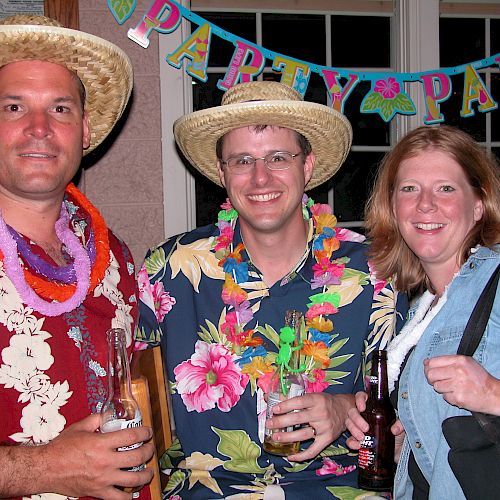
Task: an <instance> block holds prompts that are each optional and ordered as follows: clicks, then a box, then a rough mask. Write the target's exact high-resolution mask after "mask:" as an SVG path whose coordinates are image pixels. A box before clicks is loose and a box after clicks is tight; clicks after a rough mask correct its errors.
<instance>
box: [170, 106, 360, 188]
mask: <svg viewBox="0 0 500 500" xmlns="http://www.w3.org/2000/svg"><path fill="white" fill-rule="evenodd" d="M252 125H272V126H278V127H284V128H289V129H292V130H296V131H297V132H300V133H301V134H302V135H303V136H304V137H305V138H306V139H308V141H309V142H310V144H311V147H312V151H313V152H314V155H315V157H316V160H315V164H314V170H313V175H312V177H311V180H310V181H309V183H308V184H307V189H312V188H314V187H316V186H319V185H320V184H322V183H323V182H325V181H327V180H328V179H329V178H330V177H332V176H333V175H334V174H335V173H336V172H337V170H338V169H339V168H340V166H341V165H342V163H343V162H344V160H345V158H346V156H347V154H348V153H349V149H350V147H351V143H352V129H351V125H350V123H349V121H348V120H347V118H345V117H344V116H343V115H342V114H340V113H338V112H337V111H335V110H334V109H332V108H329V107H327V106H324V105H322V104H317V103H313V102H308V101H283V100H269V101H249V102H242V103H235V104H227V105H224V106H218V107H214V108H208V109H203V110H200V111H195V112H194V113H191V114H188V115H185V116H182V117H181V118H179V119H178V120H177V121H176V122H175V123H174V136H175V139H176V141H177V144H178V146H179V148H180V149H181V151H182V153H183V154H184V156H185V157H186V158H187V159H188V160H189V161H190V162H191V163H192V164H193V166H194V167H195V168H196V169H197V170H198V171H199V172H200V173H202V174H203V175H205V176H206V177H208V178H209V179H210V180H211V181H213V182H214V183H215V184H217V185H219V186H221V185H222V184H221V182H220V179H219V173H218V171H217V157H216V153H215V145H216V143H217V141H218V140H219V139H220V138H221V137H222V136H223V135H225V134H227V133H228V132H230V131H231V130H234V129H236V128H241V127H246V126H252Z"/></svg>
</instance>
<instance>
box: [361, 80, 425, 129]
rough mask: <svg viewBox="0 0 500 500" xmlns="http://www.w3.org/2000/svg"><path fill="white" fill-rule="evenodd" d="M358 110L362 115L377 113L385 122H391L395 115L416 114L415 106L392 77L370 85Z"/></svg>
mask: <svg viewBox="0 0 500 500" xmlns="http://www.w3.org/2000/svg"><path fill="white" fill-rule="evenodd" d="M360 110H361V112H362V113H378V114H379V115H380V116H381V117H382V118H383V120H384V121H385V122H389V121H391V120H392V118H393V117H394V115H395V114H396V113H400V114H402V115H412V114H415V113H416V109H415V104H414V103H413V101H412V100H411V99H410V97H409V96H408V94H406V92H404V91H402V90H401V84H400V83H399V82H398V81H397V80H396V78H394V77H392V76H389V77H388V78H386V79H385V80H384V79H380V80H375V81H374V82H373V83H372V89H371V90H370V92H369V93H368V94H367V95H366V96H365V98H364V99H363V102H362V103H361V108H360Z"/></svg>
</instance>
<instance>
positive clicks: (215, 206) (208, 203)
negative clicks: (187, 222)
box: [184, 73, 227, 226]
mask: <svg viewBox="0 0 500 500" xmlns="http://www.w3.org/2000/svg"><path fill="white" fill-rule="evenodd" d="M223 76H224V75H222V74H221V73H211V74H209V75H208V80H207V81H206V82H205V83H197V82H195V81H194V80H193V110H194V111H198V110H200V109H205V108H210V107H212V106H218V105H220V102H221V99H222V95H223V92H222V90H219V89H218V88H217V82H218V81H219V80H220V79H221V78H222V77H223ZM184 163H185V165H186V167H187V168H188V170H189V171H190V172H191V173H192V174H193V176H194V179H195V186H196V188H195V195H196V226H205V225H206V224H210V223H212V222H215V221H216V219H217V213H218V212H219V210H220V205H221V203H222V202H224V200H225V199H226V196H227V195H226V190H225V189H223V188H221V187H219V186H217V185H215V184H214V183H213V182H211V181H209V180H208V179H207V178H206V177H205V176H203V175H202V174H200V173H199V172H198V171H197V170H196V169H194V168H193V167H191V165H189V162H188V161H185V162H184Z"/></svg>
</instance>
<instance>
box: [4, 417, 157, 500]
mask: <svg viewBox="0 0 500 500" xmlns="http://www.w3.org/2000/svg"><path fill="white" fill-rule="evenodd" d="M99 423H100V415H90V416H88V417H86V418H84V419H83V420H81V421H79V422H76V423H75V424H73V425H71V426H69V427H68V428H67V429H65V430H64V431H63V432H61V434H60V435H59V436H58V437H57V438H55V439H54V440H53V441H51V442H50V443H48V444H46V445H43V446H34V447H24V446H9V447H2V448H0V464H1V465H6V467H7V469H4V471H6V470H7V471H10V473H11V474H12V481H11V480H5V478H2V479H1V480H0V484H1V485H5V487H6V490H5V491H4V489H2V488H0V496H4V495H5V496H7V497H8V496H21V495H29V494H36V493H45V492H51V493H59V494H62V495H67V496H71V497H81V496H92V497H95V498H102V499H106V500H128V499H131V498H132V494H131V493H127V492H124V491H122V490H121V489H119V487H140V486H143V485H144V484H147V483H148V482H149V481H151V478H152V475H153V472H152V471H151V470H150V469H144V470H142V471H135V472H131V471H125V470H121V469H124V468H130V467H134V466H139V465H141V464H144V463H145V462H147V461H148V460H149V459H150V458H151V456H152V455H153V444H152V443H151V442H149V443H146V441H149V440H150V438H151V436H152V431H151V429H150V428H149V427H136V428H132V429H123V430H120V431H116V432H110V433H106V434H101V433H98V432H96V430H97V429H98V428H99ZM141 442H144V444H143V445H142V446H139V447H137V448H135V449H132V450H126V451H117V448H121V447H125V446H131V445H134V444H136V443H141ZM23 463H24V464H26V463H28V464H30V465H31V467H32V468H31V469H26V471H25V472H21V471H20V470H19V465H20V464H23ZM16 464H17V466H16ZM3 473H4V472H0V476H1V475H3ZM23 474H24V476H23Z"/></svg>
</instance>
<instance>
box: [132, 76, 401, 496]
mask: <svg viewBox="0 0 500 500" xmlns="http://www.w3.org/2000/svg"><path fill="white" fill-rule="evenodd" d="M174 134H175V138H176V141H177V144H178V146H179V147H180V149H181V151H182V152H183V153H184V155H185V156H186V158H187V159H188V160H189V161H190V162H191V163H192V164H193V166H194V167H195V168H197V169H198V170H199V171H200V172H201V173H202V174H204V175H205V176H207V177H208V178H209V179H210V180H212V181H213V182H214V183H216V184H218V185H222V186H224V187H225V188H226V190H227V193H228V200H227V202H226V203H224V204H223V205H222V209H221V211H220V212H219V217H218V221H217V224H215V225H210V226H206V227H202V228H199V229H196V230H194V231H191V232H190V233H187V234H184V235H180V236H177V237H174V238H170V239H169V240H167V241H166V242H165V243H163V244H162V245H160V246H159V247H157V248H154V249H152V250H151V251H150V252H149V254H148V255H147V257H146V260H145V263H144V266H143V268H142V269H141V271H140V273H139V290H140V299H141V302H140V318H141V319H140V322H139V328H138V331H137V341H138V342H139V343H141V347H147V346H148V345H154V344H156V343H159V342H161V344H162V347H163V353H164V356H165V360H166V365H167V371H168V377H169V380H170V389H171V394H172V408H173V416H174V420H175V426H176V433H177V436H178V438H179V442H175V443H174V446H173V448H172V449H170V450H168V451H167V453H166V454H165V456H164V457H163V460H162V462H161V463H162V465H163V466H164V467H165V468H168V469H171V473H172V472H173V474H171V477H170V482H169V484H170V486H171V488H170V490H169V491H168V494H167V497H168V495H179V497H180V498H207V499H209V498H210V499H213V498H221V497H230V496H231V495H237V494H238V493H240V494H243V493H244V492H246V493H248V494H251V493H252V492H254V493H255V495H256V496H255V498H262V497H263V498H285V497H286V498H287V499H289V498H290V499H304V498H308V497H307V495H310V496H309V498H314V499H317V498H328V499H331V498H332V494H333V495H335V494H336V493H335V487H336V486H339V487H340V486H351V487H355V486H356V482H357V476H356V471H355V469H356V467H355V457H352V456H349V454H348V451H347V449H345V447H344V444H345V441H344V438H343V437H342V436H341V434H342V433H343V432H344V431H345V426H344V421H345V417H346V414H347V411H348V409H349V408H351V407H352V406H353V393H354V392H355V391H356V390H357V389H358V388H359V387H362V386H363V375H362V370H363V369H364V368H366V367H365V366H364V360H365V355H366V354H369V353H370V352H372V351H373V350H374V349H377V348H383V347H384V346H385V345H386V343H387V341H388V340H389V339H390V337H391V336H392V335H393V327H394V326H395V323H396V318H397V315H396V314H395V312H396V304H395V300H396V296H395V295H394V293H393V292H392V291H391V290H390V289H389V287H388V286H386V285H387V284H386V283H378V282H376V280H375V279H374V277H373V274H372V273H371V272H370V268H369V266H368V263H367V260H366V256H365V254H366V246H365V245H364V244H363V243H362V242H363V239H364V238H363V237H362V236H360V235H357V234H355V233H352V232H351V231H348V230H345V229H340V228H337V227H336V225H335V224H336V220H335V217H334V216H333V215H332V214H331V209H330V207H329V206H328V205H322V204H315V203H314V202H313V201H312V200H311V199H309V198H308V197H307V196H306V195H305V194H304V190H305V189H306V188H307V189H309V188H313V187H315V186H317V185H319V184H321V183H322V182H325V181H326V180H327V179H329V178H330V177H331V176H332V175H333V174H334V173H335V172H336V171H337V170H338V169H339V168H340V166H341V164H342V162H343V161H344V160H345V158H346V156H347V154H348V151H349V148H350V146H351V127H350V124H349V122H348V121H347V119H346V118H345V117H344V116H342V115H341V114H339V113H337V112H336V111H334V110H333V109H331V108H329V107H327V106H323V105H320V104H315V103H311V102H305V101H303V100H302V97H301V96H300V95H299V94H298V93H297V92H296V91H295V90H293V89H292V88H290V87H288V86H286V85H283V84H281V83H276V82H251V83H243V84H239V85H236V86H234V87H233V88H231V89H230V90H228V91H227V92H226V94H225V95H224V98H223V101H222V105H221V106H218V107H214V108H210V109H205V110H201V111H197V112H194V113H191V114H188V115H186V116H184V117H182V118H180V119H179V120H177V122H176V123H175V125H174ZM290 309H296V310H298V311H300V312H302V313H303V315H304V317H305V328H304V330H303V331H302V343H303V347H302V349H301V351H300V354H301V364H302V365H303V366H304V368H305V371H304V379H305V385H306V394H304V395H302V396H298V397H294V398H292V399H289V400H287V401H284V402H281V403H279V404H278V405H276V406H274V407H273V409H272V418H271V419H268V420H267V422H266V397H265V394H266V392H267V390H268V386H269V382H270V378H271V376H272V374H273V372H274V371H275V369H276V354H277V350H278V342H279V339H278V335H279V331H280V329H281V328H282V327H283V326H284V318H285V312H286V311H287V310H290ZM286 428H288V430H289V432H274V433H273V430H274V431H275V430H277V429H286ZM266 433H267V434H272V436H273V439H274V440H275V441H277V442H278V443H292V442H296V441H300V442H301V448H300V450H298V451H296V452H292V454H290V455H289V456H287V457H278V456H275V455H271V454H269V453H266V451H265V450H264V448H263V441H264V436H265V435H266ZM320 454H321V455H320ZM331 487H333V489H331ZM327 488H330V489H327ZM273 495H274V496H273ZM176 498H177V497H176Z"/></svg>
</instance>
